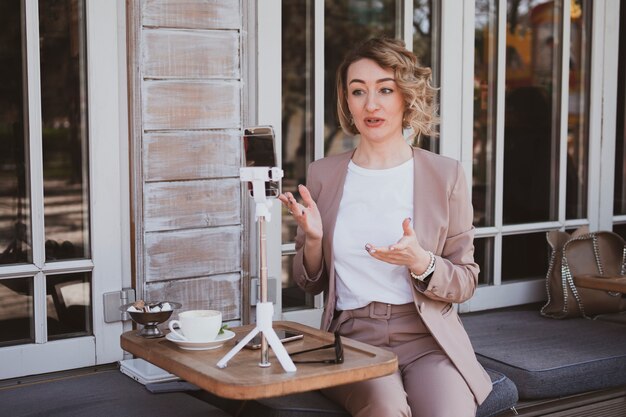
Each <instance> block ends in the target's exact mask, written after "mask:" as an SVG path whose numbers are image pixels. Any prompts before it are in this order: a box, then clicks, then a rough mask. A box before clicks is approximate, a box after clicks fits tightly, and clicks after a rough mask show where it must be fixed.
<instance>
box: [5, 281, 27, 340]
mask: <svg viewBox="0 0 626 417" xmlns="http://www.w3.org/2000/svg"><path fill="white" fill-rule="evenodd" d="M34 342H35V322H34V308H33V278H32V277H31V278H12V279H2V280H0V347H2V346H10V345H17V344H23V343H34Z"/></svg>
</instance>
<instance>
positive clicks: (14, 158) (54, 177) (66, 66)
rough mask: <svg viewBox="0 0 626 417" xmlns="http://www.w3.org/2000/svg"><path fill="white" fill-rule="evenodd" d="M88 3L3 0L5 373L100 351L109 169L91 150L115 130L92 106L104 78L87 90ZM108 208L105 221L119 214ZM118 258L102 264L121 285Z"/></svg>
mask: <svg viewBox="0 0 626 417" xmlns="http://www.w3.org/2000/svg"><path fill="white" fill-rule="evenodd" d="M87 7H88V4H86V2H85V1H84V0H59V1H53V2H50V1H44V0H40V1H34V0H33V1H31V0H25V1H20V0H11V1H4V2H1V3H0V21H2V22H1V24H0V39H1V40H0V43H1V44H2V45H3V48H1V49H0V62H1V63H2V65H0V71H2V72H3V74H2V77H3V79H4V80H10V82H4V83H2V85H0V149H1V150H0V363H1V364H2V365H1V366H0V379H2V378H8V377H13V376H20V375H27V374H32V373H42V372H49V371H53V370H58V369H67V368H75V367H80V366H87V365H93V364H95V363H97V362H98V360H97V354H96V353H97V347H96V346H97V343H96V338H95V336H96V335H97V333H99V332H101V331H102V327H103V323H102V314H101V313H100V312H96V310H95V309H94V307H95V306H96V305H98V306H101V303H100V302H99V299H100V298H101V297H102V290H101V289H100V288H105V287H106V286H102V285H100V286H99V285H96V283H95V280H96V279H98V278H97V276H98V275H99V273H98V274H97V273H96V271H97V266H96V265H97V262H96V259H97V255H96V253H94V247H95V245H96V244H97V243H98V242H96V239H95V237H96V235H97V234H99V230H100V228H102V225H100V223H102V221H94V216H95V214H96V213H97V212H99V211H98V210H99V208H100V206H99V205H98V206H97V208H96V205H95V204H94V192H95V191H98V190H101V188H100V185H99V184H100V183H101V182H102V180H101V179H100V178H99V177H102V176H105V177H106V176H108V174H110V173H108V174H107V173H106V172H104V171H101V172H100V173H98V172H97V171H94V169H95V166H99V165H100V164H101V163H102V162H103V159H104V158H106V154H102V156H98V159H97V160H94V159H93V158H91V157H90V156H91V155H96V154H95V153H94V151H95V149H97V148H98V147H99V146H100V145H99V144H98V140H100V139H99V138H100V137H102V134H107V133H108V134H109V135H110V134H111V133H113V134H114V135H117V134H118V133H119V132H118V131H113V132H111V131H109V132H106V130H107V129H106V128H104V131H98V132H96V131H94V129H93V128H92V126H90V124H91V122H92V120H93V121H96V122H98V119H99V117H100V116H99V115H94V117H93V118H92V117H91V115H89V109H90V106H89V104H90V100H94V99H96V97H98V91H99V88H96V87H95V86H94V92H93V93H92V94H91V95H90V94H88V88H87V86H88V79H87V78H88V77H87V75H88V74H89V68H90V66H89V65H88V59H89V56H88V54H87V40H88V36H87V28H86V23H87ZM105 9H106V7H105ZM113 10H116V8H115V4H114V5H113ZM113 30H115V26H113ZM92 35H93V34H90V37H91V38H93V36H92ZM105 55H106V52H105ZM115 70H117V68H115ZM101 82H105V83H106V82H107V79H106V78H105V79H103V80H102V81H101ZM93 84H95V82H94V83H93ZM90 85H92V83H90ZM117 126H118V125H117V123H116V119H115V120H114V123H113V128H114V129H116V127H117ZM113 137H115V136H113ZM94 139H95V142H94ZM110 142H114V141H110ZM94 148H95V149H94ZM114 148H116V149H117V146H114ZM92 161H93V162H94V163H93V164H92ZM118 175H119V173H114V174H113V176H114V177H116V176H118ZM114 192H115V193H117V195H119V193H120V191H119V184H118V186H117V187H116V189H115V191H114ZM114 195H115V194H114ZM113 201H117V202H119V200H117V199H116V198H113ZM111 208H112V213H113V216H111V217H109V218H107V221H111V222H113V223H115V222H116V221H117V222H119V220H120V219H119V212H120V210H119V208H117V209H116V208H115V206H113V205H112V206H111ZM112 229H113V230H117V227H116V226H113V228H112ZM120 246H121V241H120V240H118V241H117V245H116V247H118V248H119V247H120ZM109 250H111V249H109ZM120 263H121V261H118V265H117V268H115V265H110V266H109V267H108V268H113V269H118V277H119V278H117V279H114V280H113V281H114V282H113V283H112V285H111V286H110V289H116V288H117V289H121V274H120V273H119V272H121V271H119V269H120V268H119V266H120ZM106 268H107V267H105V268H104V269H103V272H105V270H106ZM116 327H118V328H119V329H118V332H119V331H120V330H121V325H119V324H118V325H117V326H116ZM109 343H111V342H109ZM113 350H115V348H114V347H113ZM117 350H119V348H117ZM105 351H111V347H109V348H105V350H104V351H103V353H104V352H105ZM49 355H52V356H49ZM102 356H103V358H102V359H104V358H105V357H107V356H108V355H102ZM45 358H54V359H49V360H45Z"/></svg>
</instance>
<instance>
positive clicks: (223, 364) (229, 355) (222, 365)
mask: <svg viewBox="0 0 626 417" xmlns="http://www.w3.org/2000/svg"><path fill="white" fill-rule="evenodd" d="M259 331H260V330H259V328H258V327H255V328H254V329H252V330H251V331H250V333H248V334H247V335H246V337H244V338H243V339H241V341H240V342H239V343H237V344H236V345H235V347H234V348H232V349H231V350H230V352H228V353H227V354H226V355H224V357H223V358H222V359H220V361H219V362H218V363H217V367H218V368H226V365H228V361H229V360H231V359H232V358H233V356H235V355H236V354H237V353H239V351H240V350H241V349H243V347H244V346H245V345H246V343H248V342H249V341H251V340H252V338H253V337H254V336H256V335H257V334H258V333H259Z"/></svg>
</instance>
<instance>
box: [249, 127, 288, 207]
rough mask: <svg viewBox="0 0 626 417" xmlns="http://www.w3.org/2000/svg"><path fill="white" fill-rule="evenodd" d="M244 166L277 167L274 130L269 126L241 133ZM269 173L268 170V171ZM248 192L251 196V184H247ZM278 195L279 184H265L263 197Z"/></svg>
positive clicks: (272, 182)
mask: <svg viewBox="0 0 626 417" xmlns="http://www.w3.org/2000/svg"><path fill="white" fill-rule="evenodd" d="M243 132H244V133H243V149H244V158H245V161H244V164H245V166H246V167H268V168H273V167H276V166H277V163H276V146H275V136H274V129H273V128H272V127H271V126H256V127H248V128H245V129H244V131H243ZM268 171H269V170H268ZM248 190H249V192H250V195H252V183H251V182H249V183H248ZM279 194H280V182H279V181H272V180H271V178H270V180H269V181H266V182H265V195H266V196H267V197H278V195H279Z"/></svg>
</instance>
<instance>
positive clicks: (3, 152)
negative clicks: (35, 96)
mask: <svg viewBox="0 0 626 417" xmlns="http://www.w3.org/2000/svg"><path fill="white" fill-rule="evenodd" d="M21 5H22V2H21V1H17V0H12V1H2V2H0V45H2V47H0V79H2V80H5V82H2V83H0V264H15V263H29V262H32V252H31V247H30V243H29V242H30V240H31V237H30V233H31V231H30V227H31V223H30V207H29V201H30V200H29V198H28V196H29V194H30V191H29V181H28V175H27V173H28V158H27V157H26V153H27V149H28V147H27V145H26V144H27V137H26V130H25V129H24V125H25V122H26V115H25V113H24V107H25V106H26V102H25V100H24V94H25V88H24V77H25V76H26V75H25V74H26V68H25V67H24V66H23V64H24V63H25V60H24V57H23V51H22V46H23V44H24V42H25V39H24V38H23V36H22V18H21V16H22V10H21ZM8 80H10V81H8Z"/></svg>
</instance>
